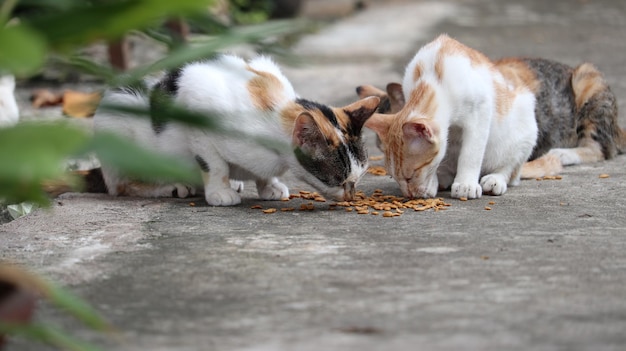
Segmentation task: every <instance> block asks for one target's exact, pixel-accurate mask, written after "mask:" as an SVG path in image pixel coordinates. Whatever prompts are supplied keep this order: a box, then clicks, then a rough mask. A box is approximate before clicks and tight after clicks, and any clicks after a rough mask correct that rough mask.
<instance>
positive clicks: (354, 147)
mask: <svg viewBox="0 0 626 351" xmlns="http://www.w3.org/2000/svg"><path fill="white" fill-rule="evenodd" d="M151 94H152V98H150V96H148V94H146V93H145V92H142V91H140V90H134V89H129V88H126V89H123V90H119V89H117V90H112V91H109V92H108V93H107V94H105V97H104V98H103V104H111V103H113V104H122V105H130V106H147V105H149V104H152V105H154V104H155V103H157V102H158V98H162V97H166V98H169V99H171V100H172V101H173V102H174V103H175V104H177V105H179V106H182V107H185V108H188V109H190V110H192V111H196V112H200V113H207V114H210V115H211V116H214V117H217V118H218V121H219V122H220V124H221V126H222V127H223V128H225V129H227V130H232V131H236V132H238V133H241V134H243V135H246V136H248V137H251V138H263V139H266V140H274V141H276V142H277V143H281V144H284V145H291V147H287V148H280V147H278V148H272V147H271V146H266V145H260V144H259V143H257V142H255V141H252V140H249V139H247V138H243V137H241V136H239V137H237V136H229V135H226V134H221V133H219V132H208V131H206V130H198V129H194V128H190V127H187V126H183V125H180V124H178V123H172V122H163V121H158V122H155V121H153V122H152V123H151V122H150V121H146V120H140V119H136V118H130V117H129V116H125V115H120V114H119V113H111V112H110V111H107V110H103V109H99V110H98V111H97V112H96V115H95V122H94V123H95V129H96V132H102V131H112V132H115V133H117V134H120V135H122V136H125V137H128V138H130V139H132V140H134V141H136V142H138V143H139V144H141V145H143V146H146V147H148V148H150V149H152V150H154V151H156V152H159V153H164V154H168V155H174V156H178V157H180V158H182V159H186V160H188V161H189V162H195V163H197V164H198V166H199V171H200V172H201V173H202V176H203V183H204V184H203V185H204V187H203V190H204V194H205V198H206V201H207V202H208V203H209V204H210V205H217V206H228V205H235V204H238V203H240V201H241V198H240V195H239V194H238V192H237V191H236V189H232V188H231V186H230V182H229V179H236V180H247V179H251V180H255V181H256V186H257V190H258V193H259V197H260V198H262V199H268V200H277V199H280V198H285V197H288V196H289V192H288V189H287V187H286V186H285V185H284V184H283V183H281V182H280V181H279V180H278V179H277V177H278V176H280V175H282V174H283V173H284V172H285V171H287V170H288V169H289V170H291V171H292V172H293V173H294V174H295V175H296V176H298V177H299V178H301V179H302V180H304V181H306V182H307V183H309V184H310V185H312V186H314V187H315V188H317V189H318V190H320V191H321V192H322V193H324V194H325V195H327V196H330V197H333V198H340V199H351V198H352V196H353V195H354V188H355V184H356V183H357V182H358V180H359V178H360V177H361V176H362V175H363V174H364V172H365V170H366V169H367V153H366V150H365V148H364V146H363V143H362V139H361V130H362V126H363V124H364V123H365V121H366V120H367V119H368V118H369V117H370V116H371V115H372V113H373V112H374V111H375V109H376V108H377V106H378V103H379V99H378V98H375V97H374V98H366V99H363V100H360V101H358V102H355V103H353V104H351V105H348V106H344V107H341V108H333V107H329V106H326V105H322V104H319V103H315V102H312V101H308V100H305V99H301V98H299V97H298V96H297V95H296V93H295V91H294V89H293V87H292V86H291V83H290V82H289V81H288V80H287V78H286V77H285V76H284V75H283V74H282V73H281V72H280V69H279V68H278V66H277V65H276V64H275V63H274V62H272V61H271V60H270V59H269V58H266V57H257V58H255V59H253V60H251V61H249V62H246V61H244V60H243V59H241V58H239V57H235V56H230V55H219V56H218V57H216V58H215V59H212V60H209V61H204V62H195V63H190V64H188V65H185V66H183V67H182V68H180V69H178V70H174V71H172V72H170V73H169V74H168V75H166V76H165V77H164V78H163V79H162V80H160V81H159V82H157V83H156V84H155V85H154V88H153V89H151ZM155 96H156V97H157V98H155ZM102 171H103V176H104V180H105V182H106V185H107V188H108V191H109V193H110V194H112V195H131V196H172V194H173V192H174V191H175V192H176V195H178V196H186V195H188V193H189V190H191V189H190V188H189V187H187V186H182V185H174V184H165V185H164V184H143V183H138V182H135V181H133V180H132V179H128V178H127V177H125V176H124V175H121V174H119V173H118V172H117V170H115V169H114V168H112V167H110V166H107V165H103V166H102Z"/></svg>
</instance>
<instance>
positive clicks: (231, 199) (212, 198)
mask: <svg viewBox="0 0 626 351" xmlns="http://www.w3.org/2000/svg"><path fill="white" fill-rule="evenodd" d="M205 199H206V202H207V203H208V204H209V205H211V206H233V205H238V204H240V203H241V196H239V194H237V192H236V191H235V190H233V189H231V188H224V189H219V190H216V191H212V192H208V193H207V194H206V195H205Z"/></svg>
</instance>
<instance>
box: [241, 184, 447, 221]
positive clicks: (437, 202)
mask: <svg viewBox="0 0 626 351" xmlns="http://www.w3.org/2000/svg"><path fill="white" fill-rule="evenodd" d="M289 199H307V200H312V201H309V202H307V203H302V204H300V207H299V208H294V207H282V208H280V211H281V212H292V211H296V209H298V210H299V211H314V210H315V204H314V203H315V202H317V203H319V202H326V199H325V198H324V197H322V196H321V195H320V194H318V193H317V192H309V191H300V192H299V193H298V194H291V195H290V196H289ZM289 199H281V201H289ZM449 206H450V204H448V203H445V202H444V200H443V199H442V198H435V199H412V200H405V199H404V198H403V197H397V196H394V195H385V194H384V193H383V190H381V189H376V190H374V192H373V193H372V195H371V196H366V195H365V193H364V192H363V191H358V192H357V193H356V194H355V198H354V200H352V201H339V202H331V203H329V204H328V210H329V211H334V210H336V209H337V208H338V207H343V209H344V211H345V212H354V213H357V214H371V215H374V216H377V215H380V214H382V216H383V217H398V216H402V215H403V214H405V213H406V211H407V210H411V209H412V210H413V211H417V212H420V211H427V210H431V209H432V210H433V211H435V212H438V211H441V210H445V209H447V208H448V207H449ZM250 208H252V209H260V210H263V213H275V212H277V211H278V209H276V208H267V209H263V206H262V205H259V204H256V205H253V206H251V207H250Z"/></svg>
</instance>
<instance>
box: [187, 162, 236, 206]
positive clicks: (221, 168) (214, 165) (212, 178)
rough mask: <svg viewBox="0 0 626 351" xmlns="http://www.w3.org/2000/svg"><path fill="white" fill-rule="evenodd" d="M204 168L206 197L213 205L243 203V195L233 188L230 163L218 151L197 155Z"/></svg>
mask: <svg viewBox="0 0 626 351" xmlns="http://www.w3.org/2000/svg"><path fill="white" fill-rule="evenodd" d="M196 161H197V162H198V164H199V165H200V168H201V170H202V181H203V184H204V198H205V200H206V202H207V203H208V204H209V205H211V206H233V205H238V204H240V203H241V196H240V195H239V194H238V193H237V190H235V189H233V188H232V185H231V181H230V179H229V174H228V172H229V168H228V164H227V163H226V162H225V161H224V160H223V159H222V158H221V157H219V155H217V153H208V152H207V153H205V154H204V155H202V156H201V155H196Z"/></svg>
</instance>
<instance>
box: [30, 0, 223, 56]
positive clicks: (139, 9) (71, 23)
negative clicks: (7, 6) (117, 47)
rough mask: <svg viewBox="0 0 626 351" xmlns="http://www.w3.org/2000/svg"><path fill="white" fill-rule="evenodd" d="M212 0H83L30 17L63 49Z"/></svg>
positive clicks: (51, 42)
mask: <svg viewBox="0 0 626 351" xmlns="http://www.w3.org/2000/svg"><path fill="white" fill-rule="evenodd" d="M212 2H213V1H212V0H176V1H172V0H126V1H99V2H97V4H89V3H86V4H85V5H83V6H75V7H72V8H69V9H67V10H65V11H62V12H52V13H50V14H43V15H40V16H36V17H35V18H32V19H30V20H29V21H28V22H29V23H30V25H31V26H32V27H33V28H34V29H35V30H37V31H38V32H40V33H42V35H44V36H45V38H46V41H47V42H48V43H49V45H50V46H51V47H52V48H56V49H65V48H68V47H73V46H76V45H82V44H87V43H91V42H94V41H96V40H100V39H115V38H119V37H121V36H122V35H124V34H125V33H126V32H128V31H130V30H136V29H142V28H146V27H149V26H152V25H155V24H158V22H159V21H162V20H164V19H165V18H168V17H171V16H179V15H187V14H193V13H194V12H198V11H206V10H207V8H208V6H209V5H210V4H211V3H212Z"/></svg>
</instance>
